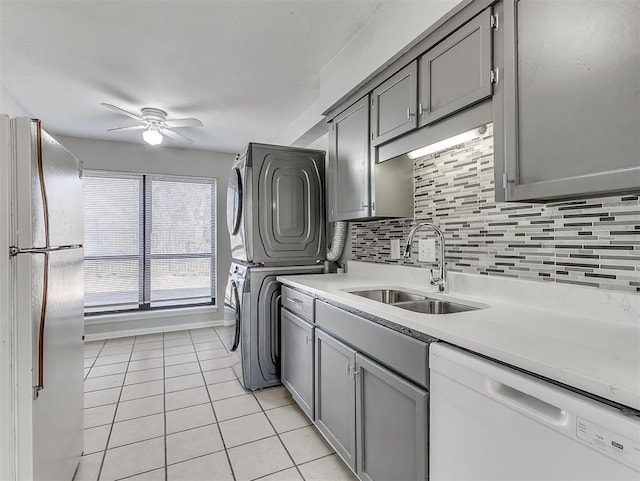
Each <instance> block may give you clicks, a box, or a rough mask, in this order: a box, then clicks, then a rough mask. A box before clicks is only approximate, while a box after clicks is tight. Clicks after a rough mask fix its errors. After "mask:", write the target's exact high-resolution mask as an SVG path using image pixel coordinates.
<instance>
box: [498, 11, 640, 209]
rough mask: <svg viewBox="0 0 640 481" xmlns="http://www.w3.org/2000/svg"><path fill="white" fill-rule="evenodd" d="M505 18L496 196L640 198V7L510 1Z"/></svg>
mask: <svg viewBox="0 0 640 481" xmlns="http://www.w3.org/2000/svg"><path fill="white" fill-rule="evenodd" d="M496 11H497V12H498V14H499V17H500V22H499V23H500V28H499V30H498V31H497V32H496V35H495V42H496V44H495V47H496V49H495V56H496V62H497V64H498V66H499V67H500V71H501V75H500V76H501V79H500V82H499V84H498V86H497V87H496V95H495V96H494V102H493V107H494V136H495V137H494V143H495V169H496V186H497V187H498V188H497V189H496V197H497V199H498V200H503V199H504V200H508V201H518V200H547V199H559V198H567V197H576V196H589V195H599V194H604V193H613V192H625V191H638V190H639V189H640V47H639V44H638V39H639V38H640V20H639V19H640V2H639V1H637V0H608V1H606V2H605V1H601V0H563V1H547V2H540V1H534V0H520V1H514V0H505V1H504V2H503V3H502V4H499V5H497V6H496ZM500 187H502V188H500Z"/></svg>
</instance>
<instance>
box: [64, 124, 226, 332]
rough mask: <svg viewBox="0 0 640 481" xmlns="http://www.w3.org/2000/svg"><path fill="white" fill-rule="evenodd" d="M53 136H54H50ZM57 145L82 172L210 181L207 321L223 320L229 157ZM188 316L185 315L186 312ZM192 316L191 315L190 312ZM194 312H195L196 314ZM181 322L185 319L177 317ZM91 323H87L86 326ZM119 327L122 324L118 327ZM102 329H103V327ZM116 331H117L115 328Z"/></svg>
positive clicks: (94, 143) (161, 323)
mask: <svg viewBox="0 0 640 481" xmlns="http://www.w3.org/2000/svg"><path fill="white" fill-rule="evenodd" d="M54 135H55V134H54ZM55 137H56V138H57V139H58V141H59V142H60V143H61V144H62V145H64V146H65V147H66V148H67V149H68V150H69V151H71V152H72V153H73V154H74V155H75V156H76V157H78V159H80V160H81V161H83V162H84V167H85V169H101V170H115V171H126V172H143V173H149V174H169V175H192V176H198V177H213V178H216V179H218V183H217V189H216V191H217V199H216V201H217V209H216V219H217V238H216V246H217V253H218V256H217V272H216V277H217V279H216V300H217V304H218V311H217V312H215V313H214V314H213V317H211V315H209V314H207V319H209V320H220V319H223V314H224V313H223V311H224V309H223V308H222V306H223V300H224V289H225V286H226V283H227V274H228V272H229V265H230V263H231V247H230V245H229V236H228V235H227V220H226V202H227V201H226V196H227V180H228V178H229V172H230V171H231V164H232V162H233V159H234V155H233V154H225V153H220V152H211V151H204V150H193V149H180V148H171V147H152V146H150V145H146V144H143V143H140V144H134V143H125V142H111V141H105V140H91V139H81V138H76V137H65V136H61V135H55ZM187 312H188V311H187ZM192 312H193V311H192ZM196 312H197V311H196ZM145 314H146V313H145ZM180 317H182V318H184V317H187V316H184V315H181V316H180ZM191 317H192V319H191V321H192V322H200V321H203V320H204V319H203V317H202V315H199V316H197V317H193V316H191ZM170 322H171V320H167V318H166V316H163V317H160V316H158V318H157V320H156V324H157V325H158V327H162V328H163V329H166V328H167V325H168V324H167V323H169V324H170ZM90 323H92V321H91V320H89V321H88V324H90ZM118 325H119V326H122V323H120V324H118ZM149 326H150V323H149V319H145V320H144V323H140V325H139V326H138V328H149ZM103 327H104V326H103ZM118 329H119V328H118Z"/></svg>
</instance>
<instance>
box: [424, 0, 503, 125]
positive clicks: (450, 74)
mask: <svg viewBox="0 0 640 481" xmlns="http://www.w3.org/2000/svg"><path fill="white" fill-rule="evenodd" d="M418 62H419V71H418V77H419V86H418V101H419V107H418V125H419V126H424V125H429V124H431V123H433V122H435V121H437V120H439V119H441V118H442V117H445V116H447V115H451V114H453V113H455V112H457V111H459V110H462V109H464V108H466V107H468V106H470V105H472V104H474V103H477V102H479V101H481V100H483V99H485V98H488V97H490V96H491V93H492V83H491V68H492V62H493V61H492V50H491V12H490V9H487V10H485V11H483V12H482V13H481V14H480V15H478V16H477V17H475V18H474V19H473V20H471V21H470V22H468V23H466V24H465V25H463V26H462V27H460V28H459V29H458V30H456V31H455V32H454V33H452V34H451V35H450V36H449V37H447V38H446V39H444V40H443V41H442V42H440V43H439V44H438V45H436V46H435V47H433V48H432V49H431V50H429V51H427V53H425V54H424V55H422V56H421V57H420V58H419V60H418Z"/></svg>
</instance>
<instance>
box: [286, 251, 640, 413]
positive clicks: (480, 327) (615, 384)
mask: <svg viewBox="0 0 640 481" xmlns="http://www.w3.org/2000/svg"><path fill="white" fill-rule="evenodd" d="M428 276H429V273H428V271H427V270H425V269H418V268H412V267H401V266H389V265H381V264H371V263H364V262H350V263H349V266H348V273H347V274H325V275H322V274H318V275H301V276H281V277H278V280H279V281H281V282H282V283H283V284H286V285H289V286H292V287H294V288H297V289H300V290H303V291H306V292H309V293H311V294H313V295H315V296H317V297H319V298H321V299H325V300H327V301H329V302H331V303H334V304H337V305H340V306H344V307H346V308H350V309H352V310H357V311H360V313H361V314H363V315H365V316H372V317H377V318H382V319H384V320H385V321H387V322H385V324H387V325H389V323H391V324H392V325H397V326H398V327H399V328H401V327H404V328H409V329H411V330H413V331H416V332H417V333H423V334H425V335H427V336H431V337H435V338H438V339H440V340H443V341H446V342H449V343H451V344H454V345H457V346H460V347H463V348H466V349H469V350H471V351H474V352H477V353H479V354H483V355H485V356H488V357H491V358H493V359H496V360H499V361H502V362H505V363H508V364H511V365H513V366H516V367H519V368H521V369H524V370H526V371H529V372H532V373H534V374H538V375H540V376H544V377H547V378H549V379H553V380H556V381H558V382H561V383H563V384H566V385H569V386H573V387H575V388H577V389H580V390H583V391H586V392H589V393H592V394H594V395H596V396H600V397H602V398H605V399H609V400H611V401H614V402H616V403H619V404H622V405H624V406H628V407H631V408H634V409H637V410H640V295H637V294H626V293H617V292H610V291H605V290H600V289H592V288H585V287H580V286H571V285H559V284H555V283H546V282H535V281H524V280H514V279H506V278H500V277H489V276H480V275H468V274H460V273H450V275H449V292H447V293H446V294H445V296H446V297H447V298H450V299H452V300H458V301H461V302H463V303H465V304H471V305H475V306H484V307H485V308H484V309H481V310H476V311H468V312H461V313H454V314H442V315H432V314H421V313H415V312H411V311H407V310H404V309H400V308H398V307H394V306H391V305H386V304H383V303H380V302H377V301H374V300H371V299H366V298H363V297H360V296H356V295H354V294H350V293H349V292H348V291H354V290H359V289H371V288H385V289H387V288H395V289H401V290H405V291H410V292H414V293H423V294H430V295H431V296H432V297H438V296H439V293H437V292H436V289H435V288H433V287H431V286H430V285H429V282H428ZM416 337H417V336H416Z"/></svg>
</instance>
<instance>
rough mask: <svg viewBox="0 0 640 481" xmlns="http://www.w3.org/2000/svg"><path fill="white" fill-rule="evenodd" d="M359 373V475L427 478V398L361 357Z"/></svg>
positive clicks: (367, 479)
mask: <svg viewBox="0 0 640 481" xmlns="http://www.w3.org/2000/svg"><path fill="white" fill-rule="evenodd" d="M356 373H357V375H356V378H357V381H356V420H357V423H356V425H357V437H356V445H357V447H358V454H357V456H356V459H357V473H358V476H359V477H360V479H361V480H363V481H387V480H390V479H398V480H426V479H427V473H428V466H427V451H428V432H427V405H428V399H429V394H428V393H427V392H426V391H425V390H423V389H420V388H418V387H416V386H414V385H412V384H411V383H409V382H407V381H405V380H404V379H402V378H401V377H399V376H397V375H396V374H394V373H392V372H391V371H389V370H387V369H385V368H383V367H382V366H380V365H379V364H377V363H375V362H373V361H371V360H369V359H367V358H366V357H364V356H362V355H360V354H356Z"/></svg>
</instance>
